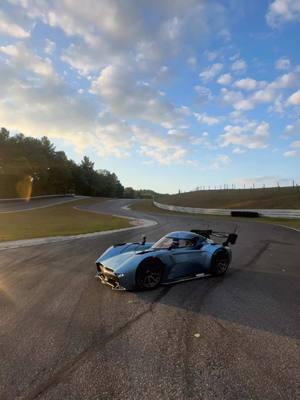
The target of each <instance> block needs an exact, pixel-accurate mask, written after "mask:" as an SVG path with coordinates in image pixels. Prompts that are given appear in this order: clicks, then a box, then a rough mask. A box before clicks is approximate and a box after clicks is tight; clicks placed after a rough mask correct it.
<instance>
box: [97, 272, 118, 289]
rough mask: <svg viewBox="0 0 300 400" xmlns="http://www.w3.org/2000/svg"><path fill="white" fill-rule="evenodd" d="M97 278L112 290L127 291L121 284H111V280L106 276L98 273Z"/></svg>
mask: <svg viewBox="0 0 300 400" xmlns="http://www.w3.org/2000/svg"><path fill="white" fill-rule="evenodd" d="M95 278H96V279H99V280H100V282H101V283H102V284H103V285H107V286H110V287H111V288H112V290H126V288H124V287H123V286H120V284H119V283H118V282H116V283H112V282H111V281H110V280H108V279H107V277H106V276H104V275H103V274H99V273H97V274H96V275H95Z"/></svg>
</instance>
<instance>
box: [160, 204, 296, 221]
mask: <svg viewBox="0 0 300 400" xmlns="http://www.w3.org/2000/svg"><path fill="white" fill-rule="evenodd" d="M153 204H154V205H155V206H156V207H158V208H161V209H162V210H168V211H176V212H184V213H188V214H208V215H231V211H241V212H242V211H249V212H257V213H259V215H260V216H261V217H272V218H291V219H294V218H300V210H276V209H272V210H270V209H244V210H242V209H234V210H231V209H226V208H193V207H180V206H172V205H168V204H162V203H158V202H157V201H153Z"/></svg>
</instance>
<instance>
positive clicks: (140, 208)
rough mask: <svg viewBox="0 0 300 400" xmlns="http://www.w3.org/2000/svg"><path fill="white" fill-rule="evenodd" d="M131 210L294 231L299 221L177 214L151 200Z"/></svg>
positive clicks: (297, 227) (132, 207)
mask: <svg viewBox="0 0 300 400" xmlns="http://www.w3.org/2000/svg"><path fill="white" fill-rule="evenodd" d="M130 208H131V209H132V210H136V211H141V212H145V213H150V214H151V213H152V214H153V213H156V214H169V215H171V214H173V215H174V214H175V215H178V214H180V215H189V216H191V215H193V216H194V217H195V218H201V219H202V220H203V219H207V220H208V221H209V220H213V219H216V218H218V219H225V220H231V221H249V220H250V221H253V222H258V223H267V224H273V225H282V226H286V227H289V228H294V229H300V219H287V218H266V217H260V218H251V219H249V218H236V217H230V216H226V215H218V216H216V215H207V214H188V213H179V212H175V211H167V210H162V209H161V208H157V207H155V206H154V205H153V203H152V200H144V201H141V202H139V203H135V204H133V205H132V206H130Z"/></svg>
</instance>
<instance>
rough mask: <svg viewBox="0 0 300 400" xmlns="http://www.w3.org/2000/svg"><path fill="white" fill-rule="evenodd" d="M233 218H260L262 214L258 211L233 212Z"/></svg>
mask: <svg viewBox="0 0 300 400" xmlns="http://www.w3.org/2000/svg"><path fill="white" fill-rule="evenodd" d="M231 216H232V217H247V218H258V217H260V214H259V213H258V212H256V211H231Z"/></svg>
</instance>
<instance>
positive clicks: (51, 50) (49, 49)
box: [44, 39, 56, 55]
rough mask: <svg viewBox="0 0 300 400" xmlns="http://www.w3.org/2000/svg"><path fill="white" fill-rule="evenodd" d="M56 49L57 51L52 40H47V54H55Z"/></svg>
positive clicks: (45, 49)
mask: <svg viewBox="0 0 300 400" xmlns="http://www.w3.org/2000/svg"><path fill="white" fill-rule="evenodd" d="M55 49H56V44H55V43H54V42H52V40H50V39H46V40H45V48H44V51H45V53H47V54H50V55H51V54H53V53H54V51H55Z"/></svg>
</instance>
